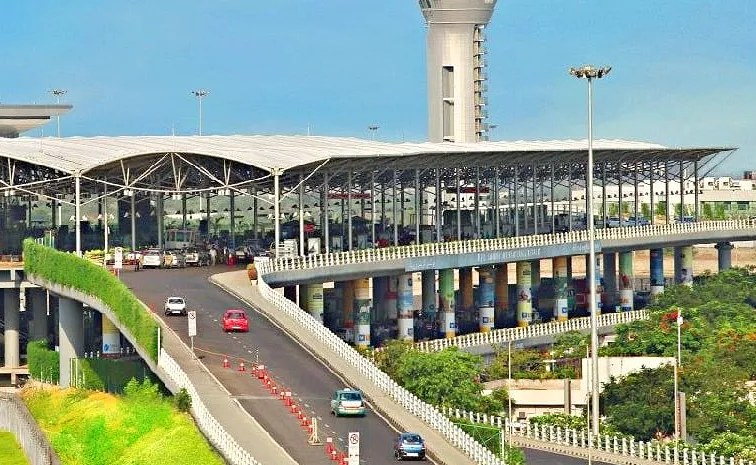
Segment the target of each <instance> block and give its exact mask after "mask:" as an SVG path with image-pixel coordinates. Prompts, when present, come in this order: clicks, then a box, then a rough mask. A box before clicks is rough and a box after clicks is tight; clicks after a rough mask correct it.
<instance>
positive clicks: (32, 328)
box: [29, 288, 47, 341]
mask: <svg viewBox="0 0 756 465" xmlns="http://www.w3.org/2000/svg"><path fill="white" fill-rule="evenodd" d="M29 293H30V294H31V296H30V297H31V299H30V300H31V315H32V319H31V320H30V321H29V340H30V341H39V340H41V339H45V340H46V339H47V291H46V290H44V289H40V288H37V289H29Z"/></svg>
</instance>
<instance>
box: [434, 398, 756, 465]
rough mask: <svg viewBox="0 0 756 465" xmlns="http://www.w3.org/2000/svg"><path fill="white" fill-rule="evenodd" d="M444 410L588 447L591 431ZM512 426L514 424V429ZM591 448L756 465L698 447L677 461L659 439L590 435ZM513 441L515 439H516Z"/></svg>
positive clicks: (692, 462)
mask: <svg viewBox="0 0 756 465" xmlns="http://www.w3.org/2000/svg"><path fill="white" fill-rule="evenodd" d="M441 411H442V412H443V413H444V414H445V415H446V416H447V417H449V418H457V419H464V420H466V421H469V422H471V423H473V424H484V425H489V426H493V427H497V428H500V429H501V430H502V433H506V434H511V435H512V437H513V439H516V438H526V439H531V440H536V441H543V442H547V443H549V444H551V445H562V446H566V447H572V448H582V449H588V445H589V444H588V441H589V439H588V431H586V430H582V429H580V430H578V429H572V428H561V427H559V426H554V425H543V424H542V425H531V424H529V423H528V424H525V425H524V426H520V425H518V426H516V427H514V426H515V425H510V422H509V418H503V417H500V416H496V415H486V414H484V413H474V412H468V411H465V410H460V409H452V408H442V409H441ZM510 427H512V429H511V431H510ZM590 441H591V448H592V449H593V450H595V451H599V452H607V453H610V454H614V455H621V456H624V457H632V458H637V459H642V460H647V461H649V462H652V463H673V462H674V463H680V464H685V465H696V464H701V465H706V464H709V463H711V464H728V465H735V464H737V465H754V462H753V461H752V460H748V461H745V460H743V459H736V458H734V457H725V456H723V455H717V454H714V453H709V454H707V453H705V452H702V451H699V450H696V449H694V448H687V447H685V448H682V449H678V451H677V458H678V460H677V461H675V460H674V457H675V449H674V445H672V446H670V445H669V444H663V443H661V442H659V441H636V440H635V439H634V438H627V437H618V436H610V435H608V434H602V435H597V436H595V437H591V438H590ZM512 442H515V441H514V440H513V441H512Z"/></svg>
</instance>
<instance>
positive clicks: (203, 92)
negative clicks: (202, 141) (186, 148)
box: [192, 89, 210, 136]
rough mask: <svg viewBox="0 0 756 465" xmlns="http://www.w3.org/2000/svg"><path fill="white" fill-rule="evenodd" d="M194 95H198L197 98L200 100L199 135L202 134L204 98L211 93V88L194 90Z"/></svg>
mask: <svg viewBox="0 0 756 465" xmlns="http://www.w3.org/2000/svg"><path fill="white" fill-rule="evenodd" d="M192 95H194V96H195V97H197V100H199V135H200V136H201V135H202V99H203V98H205V97H207V96H208V95H210V91H209V90H205V89H199V90H193V91H192Z"/></svg>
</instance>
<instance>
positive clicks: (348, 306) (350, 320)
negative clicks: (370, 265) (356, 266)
mask: <svg viewBox="0 0 756 465" xmlns="http://www.w3.org/2000/svg"><path fill="white" fill-rule="evenodd" d="M342 285H343V287H342V292H343V294H342V296H343V298H342V303H341V327H342V328H344V329H347V330H350V331H351V332H352V337H353V338H354V341H355V342H356V341H357V335H356V334H355V333H354V281H344V283H343V284H342Z"/></svg>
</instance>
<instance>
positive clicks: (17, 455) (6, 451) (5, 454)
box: [0, 431, 29, 465]
mask: <svg viewBox="0 0 756 465" xmlns="http://www.w3.org/2000/svg"><path fill="white" fill-rule="evenodd" d="M0 463H1V464H3V465H29V461H28V460H26V455H25V454H24V450H23V449H22V448H21V445H20V444H19V443H18V441H16V437H15V436H14V435H13V433H9V432H7V431H0Z"/></svg>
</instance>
